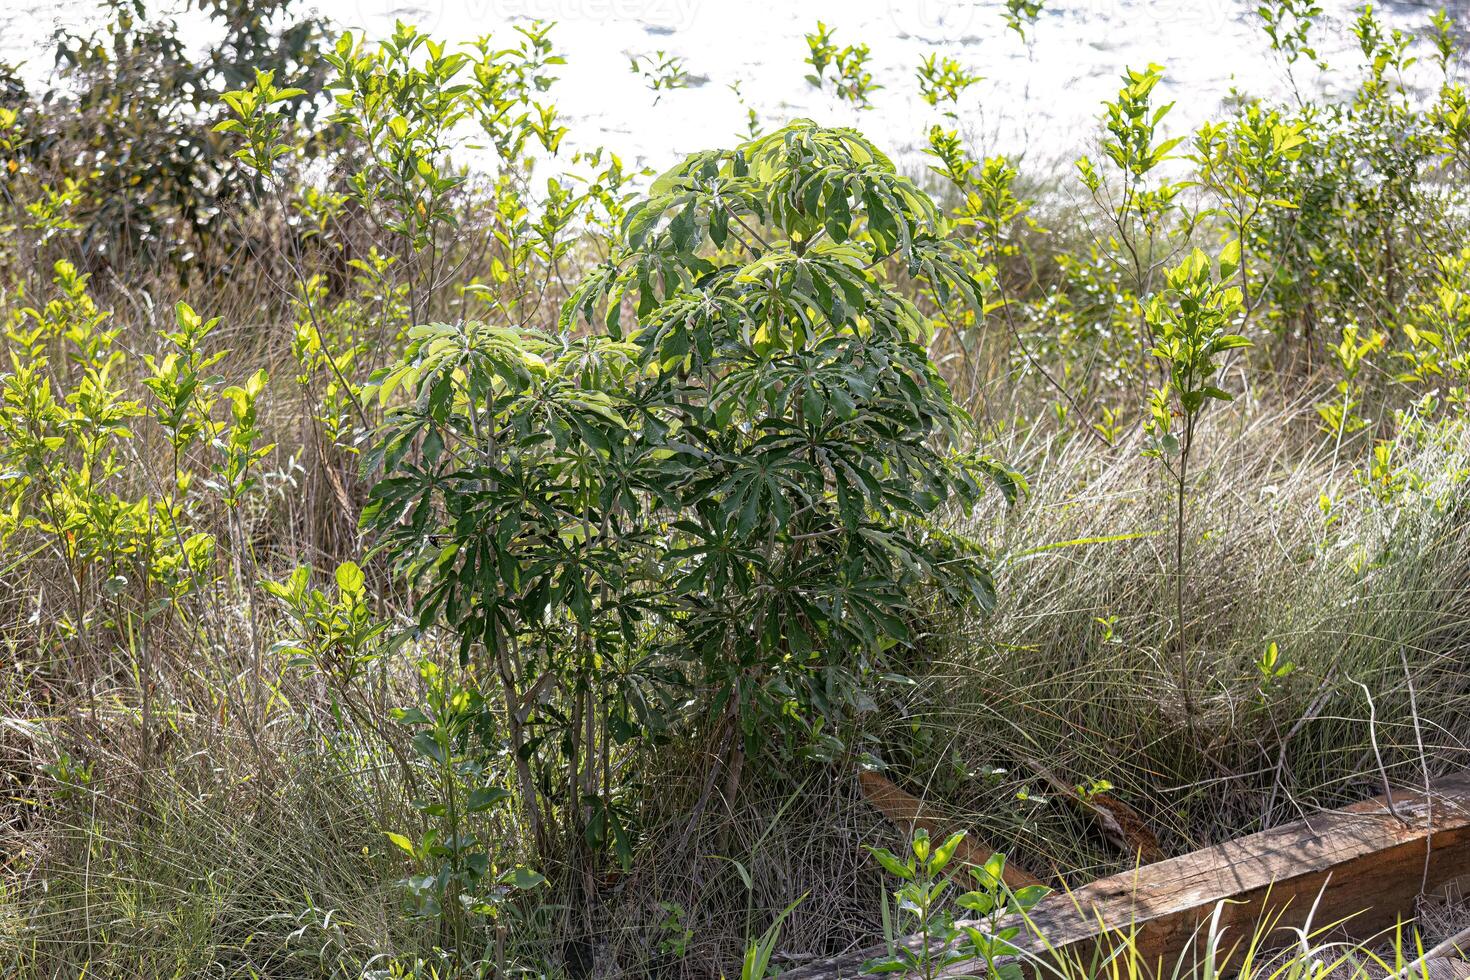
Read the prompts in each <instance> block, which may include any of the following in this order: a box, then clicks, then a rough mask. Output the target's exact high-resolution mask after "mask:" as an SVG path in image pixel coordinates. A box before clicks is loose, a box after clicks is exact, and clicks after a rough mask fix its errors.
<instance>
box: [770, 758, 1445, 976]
mask: <svg viewBox="0 0 1470 980" xmlns="http://www.w3.org/2000/svg"><path fill="white" fill-rule="evenodd" d="M1431 820H1432V823H1431ZM1431 827H1432V830H1431ZM1426 857H1427V858H1428V860H1427V863H1426ZM1467 871H1470V774H1460V775H1456V776H1451V777H1447V778H1445V779H1442V780H1440V781H1439V782H1438V783H1437V784H1436V785H1434V787H1433V788H1432V790H1431V792H1430V794H1429V795H1428V796H1427V797H1426V796H1425V795H1424V793H1423V792H1422V791H1414V790H1398V791H1396V792H1395V793H1394V795H1393V799H1392V804H1391V805H1390V803H1389V801H1388V799H1387V798H1386V797H1379V798H1376V799H1372V800H1367V801H1364V802H1362V803H1358V804H1355V805H1353V806H1349V807H1345V808H1344V809H1341V810H1330V811H1327V812H1325V813H1320V814H1317V815H1316V816H1313V817H1311V818H1310V819H1307V820H1302V821H1299V822H1297V823H1292V824H1287V825H1285V826H1282V827H1277V828H1274V829H1272V830H1267V831H1264V832H1262V833H1259V834H1252V835H1250V836H1248V837H1242V838H1240V839H1238V840H1233V841H1228V842H1226V843H1224V844H1219V845H1217V846H1215V847H1208V848H1205V849H1203V850H1200V851H1195V852H1193V853H1190V854H1185V855H1183V856H1181V857H1177V858H1171V859H1169V860H1167V861H1160V862H1158V863H1157V864H1151V865H1146V866H1144V867H1141V868H1138V869H1137V870H1135V871H1130V872H1127V873H1124V874H1120V875H1114V876H1112V877H1109V878H1102V879H1099V880H1098V881H1094V882H1092V883H1091V884H1089V885H1085V886H1083V887H1081V888H1078V889H1076V890H1075V891H1073V892H1070V893H1068V894H1058V895H1054V896H1052V897H1051V898H1049V899H1047V900H1046V901H1045V902H1043V903H1042V904H1041V905H1040V906H1039V907H1037V908H1036V909H1035V910H1033V911H1032V913H1031V920H1032V922H1033V923H1034V924H1035V927H1036V929H1037V930H1038V931H1039V932H1040V933H1041V935H1043V936H1045V937H1046V939H1047V942H1048V943H1049V944H1050V945H1051V947H1052V948H1054V949H1057V950H1064V951H1066V952H1068V953H1069V954H1072V955H1080V956H1083V957H1087V956H1090V955H1091V952H1092V951H1093V950H1095V949H1096V948H1097V947H1098V946H1099V945H1100V943H1099V938H1100V936H1103V935H1105V934H1106V932H1107V931H1109V930H1120V929H1134V928H1136V942H1137V946H1138V948H1139V951H1140V953H1141V956H1142V959H1143V961H1144V962H1146V963H1151V964H1158V963H1162V964H1163V972H1164V975H1165V976H1167V975H1168V974H1169V973H1170V971H1171V970H1172V968H1173V966H1174V964H1175V963H1177V962H1179V960H1180V958H1181V957H1186V956H1188V955H1190V954H1192V953H1197V952H1198V950H1197V949H1196V948H1195V947H1196V943H1197V942H1198V940H1199V937H1200V936H1201V934H1202V933H1203V928H1202V927H1203V924H1204V923H1205V920H1206V919H1208V918H1209V916H1210V915H1211V913H1212V912H1213V911H1214V909H1215V906H1216V905H1217V904H1218V903H1219V902H1220V901H1221V900H1223V899H1227V898H1228V899H1231V902H1230V904H1228V905H1226V906H1224V908H1223V909H1222V912H1221V923H1222V925H1223V926H1224V927H1226V928H1227V929H1228V930H1229V931H1228V933H1227V935H1229V936H1231V937H1234V938H1237V939H1240V938H1247V937H1249V935H1250V934H1251V933H1252V932H1253V931H1254V930H1255V928H1256V925H1257V923H1258V922H1259V921H1261V918H1262V916H1263V915H1264V914H1265V913H1267V912H1269V913H1271V914H1272V915H1273V916H1274V915H1278V914H1279V916H1280V918H1279V921H1278V924H1277V928H1278V930H1284V929H1286V928H1288V927H1295V926H1300V925H1303V924H1305V922H1306V919H1307V916H1308V915H1309V914H1310V913H1311V909H1312V905H1313V903H1314V902H1316V905H1317V907H1316V912H1315V915H1314V918H1313V920H1312V921H1313V924H1314V925H1315V926H1326V925H1329V924H1331V923H1333V922H1336V921H1338V920H1344V919H1346V920H1348V921H1347V922H1346V923H1345V924H1344V927H1343V928H1344V930H1345V932H1346V934H1347V935H1349V936H1352V937H1355V938H1361V939H1367V938H1370V937H1371V936H1373V935H1376V934H1378V933H1380V932H1381V931H1383V930H1385V929H1389V928H1392V927H1393V926H1394V924H1395V923H1396V922H1398V921H1401V920H1405V919H1407V918H1409V917H1410V916H1412V914H1413V909H1414V899H1415V897H1416V896H1417V895H1418V894H1419V892H1420V888H1421V884H1422V885H1423V886H1424V887H1425V888H1429V889H1432V888H1436V887H1438V886H1439V885H1440V884H1442V883H1444V882H1445V881H1448V880H1450V879H1452V878H1454V877H1456V876H1459V875H1463V874H1465V873H1466V872H1467ZM1319 896H1320V897H1319ZM1028 934H1029V933H1028ZM1277 938H1278V940H1279V941H1281V942H1286V941H1289V938H1290V937H1289V934H1286V933H1284V932H1278V935H1277ZM910 942H912V940H910ZM1105 942H1106V941H1105V940H1104V943H1105ZM1020 945H1022V946H1023V948H1027V949H1029V950H1030V951H1032V952H1036V953H1038V954H1040V953H1041V951H1042V950H1044V949H1045V946H1044V945H1043V944H1042V943H1041V942H1040V941H1039V940H1036V939H1034V938H1033V939H1031V940H1030V942H1029V945H1028V944H1025V943H1022V944H1020ZM880 953H881V949H867V950H861V951H857V952H853V953H850V954H845V955H841V956H837V957H832V958H829V959H824V960H817V961H812V962H808V963H806V964H804V965H803V966H801V967H800V968H799V969H796V970H793V971H791V972H789V973H785V974H783V977H785V978H786V980H842V978H850V977H858V976H861V967H862V963H863V962H864V961H866V960H868V959H870V958H871V957H873V956H876V955H879V954H880ZM980 969H981V967H980V966H979V965H978V964H966V965H963V966H961V967H954V968H951V969H950V970H949V971H948V972H945V973H942V974H939V975H940V976H945V977H960V976H973V975H976V974H978V973H979V972H980Z"/></svg>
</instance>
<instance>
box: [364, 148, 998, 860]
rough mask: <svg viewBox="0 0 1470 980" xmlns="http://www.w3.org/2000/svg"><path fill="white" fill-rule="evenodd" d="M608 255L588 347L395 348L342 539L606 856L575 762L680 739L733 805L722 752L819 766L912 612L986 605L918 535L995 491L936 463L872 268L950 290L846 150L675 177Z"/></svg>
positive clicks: (966, 576) (949, 275)
mask: <svg viewBox="0 0 1470 980" xmlns="http://www.w3.org/2000/svg"><path fill="white" fill-rule="evenodd" d="M625 227H626V230H627V243H626V247H624V248H623V249H622V250H620V251H619V252H618V253H617V254H616V255H615V256H614V257H613V259H612V260H611V261H610V262H608V263H607V264H606V265H605V266H603V267H601V268H599V269H597V270H596V271H594V272H593V273H592V274H591V275H589V276H588V277H587V279H586V280H585V282H584V283H583V285H582V287H581V288H580V289H579V290H578V291H577V292H576V293H575V294H574V295H573V297H572V298H571V300H570V301H569V302H568V304H567V307H566V310H565V312H564V314H563V326H564V327H565V328H566V329H567V330H568V331H570V329H571V328H572V327H573V326H574V325H575V323H576V321H577V320H578V319H579V318H581V317H586V318H588V319H590V320H593V321H595V322H596V323H598V324H602V325H605V327H606V330H607V333H606V334H595V335H593V336H588V337H580V338H578V337H574V336H573V335H572V334H571V333H565V334H563V335H562V336H559V337H550V336H546V335H543V334H539V333H535V332H533V331H529V330H518V329H513V328H509V327H496V326H490V325H485V324H477V323H470V324H459V325H446V324H431V325H427V326H422V327H418V328H416V329H415V330H414V332H413V337H414V341H413V344H412V346H411V347H410V349H409V351H408V353H407V354H406V356H405V358H404V360H403V363H402V364H401V365H400V366H399V367H398V368H396V369H394V370H392V371H390V372H388V373H386V374H385V375H383V376H382V377H381V379H380V382H379V385H378V388H377V393H378V396H379V397H380V398H384V399H387V398H390V397H391V396H392V395H393V394H394V392H396V391H398V390H399V389H400V388H401V389H403V390H405V391H406V392H407V393H408V395H409V396H410V398H411V401H410V403H409V404H408V405H407V406H405V407H403V408H401V409H396V410H394V411H392V412H391V413H390V415H389V419H388V422H387V423H386V425H385V426H384V428H383V430H382V431H381V433H380V444H379V446H378V449H377V450H376V451H375V456H374V461H375V462H379V463H381V464H382V466H383V467H384V471H385V477H384V479H383V480H382V481H381V482H379V483H378V485H377V486H376V488H375V489H374V491H373V500H372V503H371V504H370V505H369V508H368V510H367V512H366V514H365V521H366V522H367V524H368V526H369V527H371V528H372V529H374V530H375V531H377V532H378V533H379V534H380V535H381V536H382V540H383V541H384V546H385V548H386V549H387V550H388V552H389V553H390V554H391V555H392V556H393V557H394V558H395V560H396V561H397V563H398V564H399V565H400V567H402V568H403V569H404V570H405V572H406V573H407V574H408V576H409V577H410V579H411V580H412V581H414V582H416V583H417V584H418V585H419V586H420V588H421V592H420V596H421V598H420V600H419V603H418V614H419V619H420V623H421V625H423V626H426V627H427V626H430V625H433V624H435V623H439V622H443V623H445V624H447V625H448V626H449V627H450V628H451V629H453V630H454V631H455V632H456V633H457V634H458V636H459V637H460V640H461V646H460V649H461V657H462V659H463V660H464V661H465V662H469V661H471V660H474V659H477V658H481V657H483V658H484V666H485V669H486V670H487V671H488V672H490V673H495V674H498V676H499V677H500V679H501V682H502V683H503V684H504V685H505V690H504V692H503V693H504V700H503V703H502V705H501V708H500V710H501V712H502V714H503V715H504V717H505V719H506V722H505V724H506V729H507V732H506V734H507V735H508V736H509V738H510V739H511V742H512V746H511V748H512V751H513V752H515V754H516V755H517V757H518V758H519V759H521V760H522V761H523V762H524V763H526V765H525V767H524V769H523V773H522V778H523V787H529V786H531V785H534V784H537V783H539V782H541V779H539V778H537V777H535V776H534V774H533V772H532V771H531V770H532V769H534V768H535V766H534V765H533V763H538V762H549V761H550V757H553V756H558V755H559V756H562V757H563V758H562V759H561V761H562V762H564V763H565V764H566V765H568V766H570V768H571V770H572V773H573V775H572V776H571V777H569V778H571V779H572V780H574V781H575V783H576V784H577V785H580V786H582V787H583V789H584V793H585V794H586V795H590V796H592V797H593V798H594V799H593V802H590V803H589V802H586V801H584V803H585V805H586V806H587V807H588V810H587V814H586V817H587V820H586V823H587V826H586V829H587V831H588V833H589V835H590V836H589V840H591V839H594V838H595V839H596V840H597V841H598V842H601V841H602V840H603V839H604V837H605V839H607V840H609V841H610V842H611V843H612V844H613V845H614V846H615V847H617V848H619V849H620V850H621V848H622V843H621V842H620V840H619V834H620V833H621V832H622V830H621V826H620V825H619V824H618V822H617V820H616V818H614V817H613V816H611V815H610V814H608V811H609V809H610V808H611V806H612V804H613V801H612V800H610V799H607V798H605V797H606V793H607V790H606V787H605V786H600V785H599V777H598V772H597V769H596V768H595V765H594V764H595V762H596V760H597V759H598V758H601V757H603V755H604V754H605V753H607V752H610V751H612V746H613V745H615V744H623V743H627V742H629V741H630V740H633V739H638V738H647V737H648V736H651V735H656V734H658V733H660V732H663V731H665V730H667V729H668V728H669V727H670V726H673V725H677V724H681V723H685V722H693V723H695V724H696V725H702V726H704V727H705V728H707V729H708V730H710V731H712V732H714V733H722V734H721V737H722V738H723V744H725V745H726V746H730V747H731V748H730V751H732V752H734V753H735V754H734V756H732V759H733V760H734V761H732V762H731V763H729V764H728V765H730V766H732V768H731V769H730V772H731V774H732V775H731V777H730V778H731V779H732V780H734V781H736V782H738V778H739V777H738V772H739V765H740V763H739V761H738V760H739V757H740V752H741V751H744V752H760V751H764V750H766V749H768V748H778V749H780V750H782V751H788V752H797V753H799V754H802V755H808V756H811V755H817V756H827V755H830V754H832V753H833V752H836V751H839V750H840V749H841V744H840V742H838V741H837V740H836V738H835V737H834V734H833V731H834V728H836V727H837V724H836V723H837V722H839V721H840V720H841V718H842V717H843V716H844V714H845V712H846V710H847V708H848V707H850V706H851V704H853V703H854V702H856V701H858V700H859V699H860V698H861V697H862V692H863V689H864V686H865V684H866V683H867V680H866V678H868V677H869V676H870V675H872V674H874V673H875V672H877V671H880V670H881V669H883V667H884V665H885V664H886V663H887V662H888V658H887V656H886V655H887V653H888V651H889V650H890V649H892V648H893V647H895V646H903V645H907V644H910V643H911V642H912V640H913V638H914V622H915V619H916V617H919V616H921V615H922V613H923V610H924V604H925V603H926V602H927V601H928V600H927V598H926V597H927V596H928V595H929V594H930V593H931V590H937V593H938V594H939V595H940V596H941V597H942V598H943V599H944V600H945V601H948V602H951V603H954V604H965V603H970V602H973V603H975V604H977V605H978V606H979V607H980V608H985V607H988V606H989V605H990V603H991V602H992V601H993V593H992V587H991V581H990V575H989V572H988V570H987V569H986V567H985V562H984V556H983V554H982V553H981V552H980V551H979V549H977V548H976V547H974V546H973V545H971V544H970V543H968V542H965V541H963V540H961V539H959V538H957V537H955V536H953V535H951V534H948V533H945V532H943V531H941V530H939V529H938V528H937V527H936V526H935V525H934V523H933V521H932V519H933V518H934V517H936V516H937V514H938V512H939V510H940V509H941V508H943V507H946V506H951V505H954V506H960V507H969V506H971V505H973V503H974V502H975V501H976V500H977V499H978V497H979V496H980V494H981V489H982V484H983V483H985V482H987V481H994V482H997V483H999V484H1000V486H1001V487H1002V489H1003V490H1004V491H1005V492H1006V494H1007V495H1008V496H1009V495H1012V494H1013V493H1014V492H1015V489H1016V487H1017V486H1018V483H1019V478H1018V477H1016V476H1015V475H1014V474H1012V473H1010V472H1009V471H1007V470H1006V469H1005V468H1004V467H1002V466H1000V465H999V464H997V463H996V462H994V461H993V460H990V459H988V458H987V457H984V456H980V455H976V454H974V453H973V452H970V451H966V450H965V449H964V447H965V445H966V436H965V432H966V426H967V422H966V419H965V416H964V414H963V412H961V411H960V410H959V409H958V408H957V407H956V406H955V404H954V402H953V400H952V399H951V397H950V394H949V389H948V386H947V385H946V384H945V382H944V380H943V378H941V377H940V375H939V373H938V372H937V371H936V369H935V368H934V366H933V364H932V363H931V362H930V361H929V359H928V356H927V354H926V351H925V348H924V346H923V341H924V340H925V338H926V337H927V335H928V333H929V331H930V330H931V326H930V324H929V323H928V321H927V320H926V318H925V316H924V315H923V314H922V313H921V312H920V311H919V310H918V309H917V308H916V307H915V306H914V305H913V303H912V302H911V301H909V300H908V299H906V298H905V297H904V296H903V295H902V294H900V293H899V291H898V290H897V289H895V288H894V287H893V285H892V284H891V283H890V281H889V280H888V278H887V277H886V275H885V274H884V272H883V269H884V263H885V261H886V260H888V259H889V258H890V257H891V258H893V259H895V260H896V261H897V262H898V263H900V264H901V266H902V267H903V269H904V271H905V272H906V273H907V274H908V275H911V276H913V277H916V278H919V279H922V280H924V281H925V282H926V283H927V284H928V285H929V286H930V287H931V288H933V289H935V290H936V291H939V292H941V293H944V294H945V295H946V296H948V295H951V294H957V295H962V296H964V297H965V298H967V299H969V300H971V301H973V302H977V303H978V301H979V294H980V285H979V283H978V282H977V281H976V279H975V278H974V277H973V275H972V274H971V273H970V271H969V269H968V266H967V263H966V260H965V257H964V255H963V254H962V253H961V252H960V251H959V250H958V249H957V248H956V247H955V246H953V245H952V244H951V243H950V242H949V241H948V240H947V239H946V238H945V237H944V235H945V227H944V222H943V220H942V219H941V218H940V217H939V215H938V214H937V213H936V212H935V210H934V207H933V205H932V204H931V203H930V202H929V200H928V198H927V197H925V196H924V195H923V194H922V193H921V192H919V191H918V190H916V189H915V188H914V187H913V185H912V184H910V183H909V182H908V181H907V180H905V179H903V178H901V177H899V176H898V175H897V174H896V173H895V172H894V169H893V166H892V164H891V163H890V162H889V161H888V160H887V159H886V158H885V157H884V156H883V155H882V154H881V153H879V152H878V151H877V150H876V149H874V148H873V147H872V146H871V145H870V144H868V143H867V142H866V141H865V140H863V139H862V138H861V137H859V136H858V135H857V134H856V133H853V132H850V131H844V130H827V129H822V128H820V127H817V126H815V125H814V124H811V123H805V122H802V123H797V124H795V125H793V126H791V127H789V128H787V129H785V130H782V131H780V132H778V133H775V134H772V135H770V136H767V137H765V138H762V139H758V140H755V141H752V142H750V143H747V144H744V145H742V146H740V147H738V148H737V149H735V150H733V151H716V152H709V153H700V154H695V155H693V156H691V157H690V158H688V159H687V160H686V161H684V163H682V164H680V165H679V166H678V167H676V168H674V169H673V170H671V171H670V172H669V173H667V174H665V175H663V176H662V177H660V178H659V179H658V180H657V181H656V182H655V184H654V185H653V188H652V191H651V194H650V196H649V197H648V199H647V200H645V201H643V202H641V203H639V204H638V205H636V206H635V207H634V208H633V209H632V210H631V211H630V212H629V215H628V219H627V222H626V225H625ZM624 307H631V308H632V309H633V310H634V311H636V317H637V322H636V325H629V324H628V323H627V322H626V317H625V316H624V315H623V314H622V312H621V311H622V309H623V308H624ZM481 651H483V653H481ZM691 698H692V700H690V699H691ZM517 715H520V717H517ZM542 732H544V733H545V734H540V733H542ZM553 732H554V733H557V734H556V736H555V737H554V738H553V737H551V736H552V733H553ZM584 733H591V734H590V735H586V734H584ZM772 733H777V735H778V736H779V742H778V744H777V745H776V746H771V745H770V744H769V742H768V739H769V738H770V736H771V734H772ZM589 767H591V768H589ZM553 785H556V784H555V783H553ZM524 795H525V796H526V798H525V800H524V802H525V803H526V805H527V806H531V807H535V806H537V805H539V804H538V799H539V798H540V797H541V796H543V795H544V794H532V793H526V794H524ZM572 799H574V798H572V797H568V798H566V799H565V800H564V801H563V802H571V801H572ZM604 814H608V815H606V816H603V815H604ZM543 817H544V818H545V819H548V820H549V818H550V813H549V812H548V813H547V814H544V815H543ZM572 819H575V818H572ZM604 828H605V829H606V833H605V835H604Z"/></svg>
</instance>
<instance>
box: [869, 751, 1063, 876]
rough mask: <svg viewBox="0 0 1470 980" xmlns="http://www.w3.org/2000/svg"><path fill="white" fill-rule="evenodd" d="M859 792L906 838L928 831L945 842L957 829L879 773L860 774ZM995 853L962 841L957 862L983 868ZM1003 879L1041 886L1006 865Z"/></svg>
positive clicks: (1021, 869) (968, 840) (1019, 871)
mask: <svg viewBox="0 0 1470 980" xmlns="http://www.w3.org/2000/svg"><path fill="white" fill-rule="evenodd" d="M858 788H859V789H861V790H862V792H863V799H865V800H867V801H868V802H869V803H871V804H872V805H873V808H874V809H876V810H877V811H878V812H879V813H881V814H883V816H885V817H887V818H888V822H889V823H891V824H893V825H894V826H895V827H898V828H899V829H901V830H903V832H904V833H906V834H912V833H913V832H914V831H915V830H923V831H926V832H927V833H928V834H929V836H930V837H937V838H941V839H942V838H944V837H946V836H947V835H948V834H950V833H953V832H954V828H950V829H949V830H946V829H945V828H944V827H943V825H942V824H941V823H940V821H938V820H936V819H935V818H934V817H933V816H932V815H931V813H930V812H929V810H928V808H926V807H925V806H924V803H923V801H922V800H920V799H918V798H917V797H915V796H912V795H910V794H908V793H905V792H904V791H903V790H901V789H899V788H898V787H897V786H895V785H893V782H892V781H891V780H889V779H887V778H886V777H884V776H880V775H879V774H878V773H876V772H872V771H870V770H864V771H863V772H860V773H858ZM994 853H995V851H994V850H993V849H991V848H989V847H986V846H985V845H984V844H983V843H980V842H977V841H973V840H971V839H970V838H969V837H968V836H966V838H965V839H964V840H962V841H960V846H959V847H958V848H956V849H955V858H956V859H957V860H958V861H959V862H960V863H961V864H976V865H982V864H984V863H985V862H986V861H988V860H990V857H991V855H993V854H994ZM1001 877H1002V878H1004V879H1005V882H1006V884H1007V885H1010V886H1011V887H1012V888H1025V887H1026V886H1027V885H1039V884H1041V881H1040V879H1038V878H1037V877H1036V876H1035V875H1033V874H1032V873H1031V872H1029V871H1027V870H1026V869H1025V868H1022V867H1019V866H1017V865H1015V864H1012V863H1011V862H1010V861H1007V862H1006V865H1005V868H1004V870H1002V871H1001Z"/></svg>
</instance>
